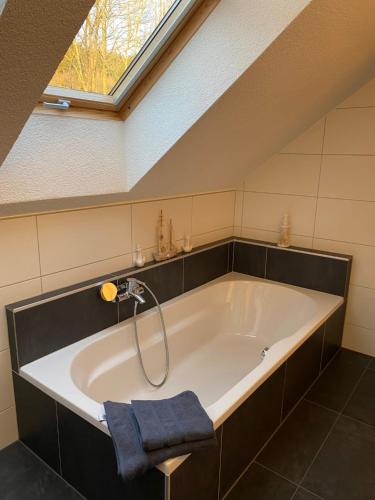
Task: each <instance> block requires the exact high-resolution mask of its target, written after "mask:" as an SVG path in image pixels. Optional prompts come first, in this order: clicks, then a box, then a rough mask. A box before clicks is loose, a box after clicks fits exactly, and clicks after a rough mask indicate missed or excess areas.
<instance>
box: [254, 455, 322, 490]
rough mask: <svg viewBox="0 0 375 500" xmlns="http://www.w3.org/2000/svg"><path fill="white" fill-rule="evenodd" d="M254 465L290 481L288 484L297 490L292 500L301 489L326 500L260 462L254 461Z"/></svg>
mask: <svg viewBox="0 0 375 500" xmlns="http://www.w3.org/2000/svg"><path fill="white" fill-rule="evenodd" d="M254 463H255V464H257V465H259V466H260V467H262V468H263V469H265V470H267V471H268V472H271V473H272V474H275V476H278V477H280V478H281V479H284V481H288V483H290V484H293V486H296V490H295V492H294V493H293V495H292V496H291V497H290V500H293V498H294V497H295V495H296V493H297V492H298V490H299V489H300V488H301V489H304V490H305V491H307V492H309V493H311V494H312V495H315V496H316V497H317V498H319V499H321V500H325V499H324V498H323V497H321V496H320V495H317V494H316V493H314V492H313V491H310V490H309V489H308V488H305V487H303V486H301V485H299V484H298V483H296V482H295V481H292V480H291V479H288V478H287V477H286V476H283V475H282V474H280V472H276V471H274V470H272V469H270V468H269V467H267V465H264V464H261V463H260V462H257V461H256V460H254Z"/></svg>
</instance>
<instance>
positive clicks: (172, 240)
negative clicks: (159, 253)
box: [169, 219, 177, 257]
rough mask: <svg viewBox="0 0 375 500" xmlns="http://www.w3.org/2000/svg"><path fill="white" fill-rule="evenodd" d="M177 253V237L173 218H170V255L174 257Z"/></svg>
mask: <svg viewBox="0 0 375 500" xmlns="http://www.w3.org/2000/svg"><path fill="white" fill-rule="evenodd" d="M176 253H177V245H176V238H175V234H174V228H173V222H172V219H170V220H169V255H170V257H174V256H175V255H176Z"/></svg>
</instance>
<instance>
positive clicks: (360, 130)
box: [324, 108, 375, 155]
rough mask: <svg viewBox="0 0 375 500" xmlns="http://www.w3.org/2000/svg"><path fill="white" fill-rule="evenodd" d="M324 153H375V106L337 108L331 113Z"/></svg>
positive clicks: (328, 119) (328, 118)
mask: <svg viewBox="0 0 375 500" xmlns="http://www.w3.org/2000/svg"><path fill="white" fill-rule="evenodd" d="M324 153H326V154H362V155H371V154H375V108H350V109H336V110H334V111H332V112H331V113H329V115H328V117H327V124H326V131H325V138H324Z"/></svg>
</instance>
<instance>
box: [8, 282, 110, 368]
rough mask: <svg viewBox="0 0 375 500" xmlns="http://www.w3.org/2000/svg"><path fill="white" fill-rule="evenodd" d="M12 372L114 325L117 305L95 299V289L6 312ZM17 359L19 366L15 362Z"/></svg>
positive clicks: (96, 294) (96, 292) (96, 295)
mask: <svg viewBox="0 0 375 500" xmlns="http://www.w3.org/2000/svg"><path fill="white" fill-rule="evenodd" d="M7 316H8V324H9V325H11V329H10V331H9V333H10V336H11V335H12V334H13V335H14V339H11V348H12V351H13V354H14V344H15V342H16V343H17V347H16V356H14V355H13V357H12V361H13V369H14V370H16V371H18V367H20V366H22V365H25V364H27V363H30V362H31V361H34V360H36V359H38V358H41V357H42V356H45V355H47V354H50V353H51V352H54V351H57V350H58V349H61V348H62V347H65V346H67V345H70V344H73V343H74V342H77V341H78V340H81V339H83V338H85V337H88V336H89V335H92V334H94V333H96V332H98V331H100V330H103V329H105V328H108V327H109V326H112V325H114V324H116V323H117V321H118V314H117V304H113V303H111V302H110V303H107V302H104V301H103V300H101V299H100V298H99V296H98V291H97V288H96V287H95V288H88V289H86V290H82V291H79V292H77V293H74V294H71V295H65V296H63V297H60V298H58V299H57V300H50V301H48V302H44V303H41V304H36V305H34V306H33V307H30V308H27V309H22V310H20V311H17V312H14V313H13V312H12V311H10V310H8V311H7ZM17 358H18V365H17V364H16V365H15V363H16V360H17Z"/></svg>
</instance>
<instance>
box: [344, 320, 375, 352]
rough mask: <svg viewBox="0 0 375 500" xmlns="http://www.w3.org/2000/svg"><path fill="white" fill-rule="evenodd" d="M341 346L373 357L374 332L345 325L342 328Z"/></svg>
mask: <svg viewBox="0 0 375 500" xmlns="http://www.w3.org/2000/svg"><path fill="white" fill-rule="evenodd" d="M342 345H343V347H346V348H347V349H352V350H353V351H358V352H363V353H364V354H368V355H369V356H375V330H368V329H366V328H362V327H360V326H356V325H351V324H350V323H347V324H346V325H345V328H344V336H343V339H342Z"/></svg>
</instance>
